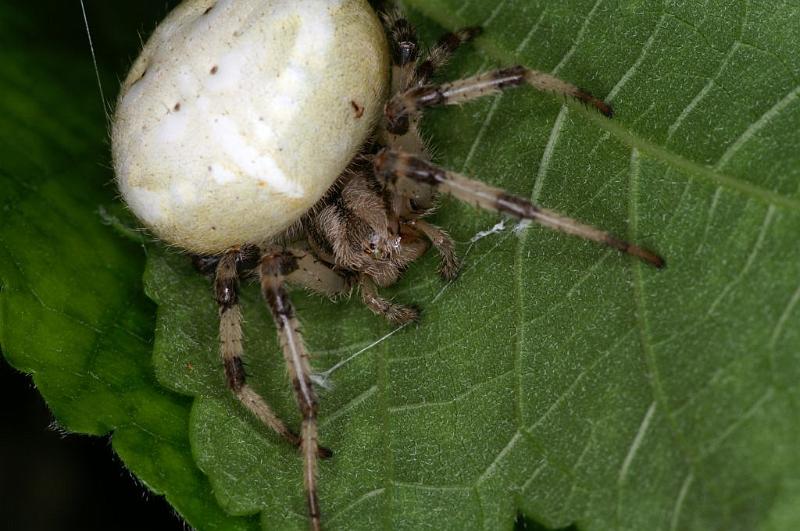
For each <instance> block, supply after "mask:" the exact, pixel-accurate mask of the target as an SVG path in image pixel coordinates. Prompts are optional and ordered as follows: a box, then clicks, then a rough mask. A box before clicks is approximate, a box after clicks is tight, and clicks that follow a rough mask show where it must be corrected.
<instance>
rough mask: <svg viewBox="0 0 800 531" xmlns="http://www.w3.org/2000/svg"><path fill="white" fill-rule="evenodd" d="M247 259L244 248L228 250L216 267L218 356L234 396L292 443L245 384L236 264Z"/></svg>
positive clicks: (282, 426)
mask: <svg viewBox="0 0 800 531" xmlns="http://www.w3.org/2000/svg"><path fill="white" fill-rule="evenodd" d="M246 260H247V256H246V251H243V250H241V249H232V250H230V251H228V252H227V253H225V254H224V255H222V258H220V260H219V263H218V264H217V269H216V278H215V281H214V291H215V294H216V299H217V305H218V306H219V341H220V356H221V358H222V364H223V367H224V368H225V380H226V382H227V384H228V387H229V388H230V390H231V391H232V392H233V394H234V396H236V398H237V399H238V400H239V401H240V402H241V403H242V404H243V405H244V406H245V407H246V408H247V409H248V410H250V412H251V413H253V415H255V416H256V417H257V418H258V419H259V420H260V421H261V422H262V423H264V425H266V426H268V427H269V428H271V429H272V430H274V431H275V432H276V433H277V434H278V435H280V436H281V437H283V438H284V439H286V440H287V441H288V442H289V443H290V444H292V445H293V446H300V438H299V437H298V436H297V435H296V434H294V433H292V432H291V431H290V430H289V428H287V427H286V425H285V424H284V423H283V422H282V421H281V420H280V419H279V418H278V416H277V415H276V414H275V412H274V411H273V410H272V408H271V407H270V406H269V404H267V402H266V401H265V400H264V399H263V398H262V397H261V396H260V395H259V394H258V393H256V391H255V390H254V389H253V388H252V387H250V386H249V385H248V384H247V381H246V380H247V379H246V375H245V370H244V363H243V362H242V354H243V349H242V312H241V310H240V308H239V274H238V266H240V265H241V264H242V263H243V262H245V261H246Z"/></svg>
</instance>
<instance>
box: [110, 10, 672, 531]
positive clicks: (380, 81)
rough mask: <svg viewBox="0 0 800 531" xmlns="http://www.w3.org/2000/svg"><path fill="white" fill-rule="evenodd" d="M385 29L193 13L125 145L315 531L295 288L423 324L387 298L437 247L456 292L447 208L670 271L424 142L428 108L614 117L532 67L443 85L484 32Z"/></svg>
mask: <svg viewBox="0 0 800 531" xmlns="http://www.w3.org/2000/svg"><path fill="white" fill-rule="evenodd" d="M383 26H384V27H385V28H386V33H384V30H383V29H382V26H381V23H380V22H379V20H378V17H377V15H376V13H375V12H374V11H373V10H372V9H371V8H370V7H369V5H368V4H367V3H366V1H365V0H296V1H289V0H235V1H233V0H187V1H185V2H184V3H183V4H181V5H180V6H179V7H178V8H176V9H175V11H173V12H172V13H171V14H170V15H169V16H168V17H167V19H166V20H165V21H164V22H163V23H162V24H161V25H160V26H159V27H158V28H157V29H156V31H155V33H154V35H153V36H152V37H151V39H150V40H149V41H148V43H147V44H146V45H145V47H144V50H143V52H142V54H141V56H140V58H139V59H138V60H137V62H136V63H135V65H134V67H133V68H132V70H131V73H130V74H129V76H128V79H127V80H126V81H125V83H124V84H123V87H122V92H121V96H120V100H119V103H118V107H117V112H116V116H115V122H114V128H113V148H114V164H115V169H116V172H117V180H118V183H119V187H120V190H121V191H122V195H123V197H124V198H125V200H126V202H127V203H128V205H129V206H130V207H131V209H132V210H133V211H134V212H135V213H136V214H137V216H138V217H139V218H140V219H141V220H142V221H143V222H144V223H145V224H146V225H147V226H148V227H149V228H150V229H151V230H152V231H153V232H154V233H155V234H156V235H157V236H158V237H160V238H161V239H162V240H164V241H166V242H168V243H170V244H173V245H176V246H178V247H181V248H183V249H185V250H186V251H189V252H191V253H194V254H195V258H196V260H197V262H196V263H197V264H198V265H199V266H200V267H201V269H206V270H211V271H212V272H213V273H212V274H213V276H214V285H215V294H216V300H217V303H218V306H219V315H220V332H219V337H220V353H221V357H222V362H223V363H222V366H223V369H224V372H225V376H226V381H227V384H228V387H230V389H231V391H232V392H233V394H234V395H235V396H236V397H237V398H238V399H239V401H240V402H241V403H242V404H243V405H244V406H245V407H246V408H247V409H248V410H249V411H251V412H252V413H253V414H254V415H255V416H256V417H258V418H259V419H260V420H261V421H262V422H263V423H264V424H265V425H266V426H268V427H270V428H272V429H273V430H274V431H275V432H277V433H278V434H279V435H281V436H282V437H283V438H285V439H286V440H287V441H288V442H289V443H291V444H293V445H295V446H298V447H299V448H300V449H301V452H302V455H303V460H304V470H305V472H304V482H305V487H306V495H307V503H308V511H309V518H310V524H311V527H312V528H314V529H318V528H319V527H320V525H321V513H320V508H319V501H318V499H317V494H316V463H317V459H318V458H319V457H329V456H330V455H331V452H330V451H329V450H327V449H325V448H323V447H321V446H320V445H319V444H318V437H317V411H318V408H317V396H316V393H315V390H314V386H313V383H312V379H311V374H312V373H311V366H310V361H309V360H310V356H309V354H308V352H306V350H305V347H304V345H303V340H302V338H301V336H300V332H299V330H300V326H299V322H298V320H297V317H296V315H295V312H294V309H293V307H292V303H291V300H290V298H289V295H288V293H287V290H286V286H287V285H288V284H294V285H298V286H302V287H305V288H307V289H310V290H312V291H315V292H318V293H321V294H323V295H326V296H329V297H335V296H337V295H342V294H346V293H350V292H351V291H352V290H354V289H355V290H357V291H358V292H359V293H360V295H361V299H362V301H363V302H364V304H365V305H367V306H368V307H369V308H370V309H371V310H372V311H374V312H375V313H377V314H380V315H383V316H384V317H386V318H387V319H389V320H390V321H392V322H394V323H398V324H404V323H407V322H410V321H413V320H415V319H417V318H418V316H419V314H418V310H417V309H416V308H415V307H413V306H406V305H401V304H397V303H394V302H392V301H389V300H387V299H385V298H383V297H381V296H380V294H379V292H378V288H380V287H385V286H389V285H391V284H394V283H395V282H397V280H398V279H399V278H400V276H401V275H402V274H403V272H404V271H405V269H406V268H407V267H408V265H409V264H410V263H412V262H414V261H415V260H417V259H418V258H419V257H421V256H422V255H423V254H424V253H425V252H426V251H427V250H428V248H429V247H431V246H432V247H434V248H435V249H436V251H437V252H438V253H439V255H440V258H441V265H440V268H439V273H440V274H441V276H442V277H443V278H445V279H453V278H455V276H456V275H457V273H458V260H457V258H456V255H455V250H454V245H453V241H452V240H451V239H450V237H449V236H448V235H447V233H446V232H445V231H443V230H442V229H440V228H438V227H436V226H435V225H433V224H431V223H429V222H428V221H426V218H427V217H428V216H429V215H430V214H431V213H432V212H433V207H434V202H435V199H436V195H437V194H438V193H440V192H444V193H446V194H449V195H451V196H453V197H455V198H458V199H460V200H463V201H466V202H468V203H470V204H473V205H475V206H477V207H479V208H484V209H488V210H492V211H496V212H499V213H502V214H505V215H508V216H512V217H515V218H518V219H524V220H530V221H535V222H537V223H540V224H542V225H545V226H547V227H550V228H551V229H554V230H558V231H562V232H565V233H568V234H573V235H576V236H579V237H582V238H586V239H590V240H593V241H596V242H599V243H601V244H604V245H607V246H610V247H613V248H615V249H618V250H619V251H622V252H625V253H628V254H630V255H632V256H635V257H638V258H640V259H641V260H643V261H645V262H647V263H649V264H651V265H653V266H656V267H662V266H663V265H664V261H663V259H662V258H661V257H659V256H658V255H657V254H655V253H653V252H651V251H648V250H646V249H643V248H641V247H638V246H636V245H633V244H631V243H629V242H626V241H624V240H622V239H620V238H617V237H614V236H612V235H610V234H608V233H606V232H604V231H601V230H599V229H597V228H594V227H591V226H588V225H585V224H582V223H580V222H578V221H575V220H573V219H570V218H568V217H566V216H563V215H561V214H558V213H556V212H553V211H550V210H546V209H543V208H540V207H538V206H536V205H534V204H532V203H531V202H529V201H527V200H525V199H523V198H520V197H515V196H512V195H510V194H508V193H506V192H504V191H503V190H501V189H498V188H494V187H492V186H489V185H487V184H484V183H482V182H480V181H476V180H472V179H470V178H467V177H465V176H463V175H459V174H457V173H454V172H451V171H448V170H446V169H444V168H441V167H439V166H436V165H435V164H433V163H432V162H431V161H430V157H429V155H428V153H427V151H426V149H425V147H424V143H423V142H422V140H421V139H420V136H419V133H418V122H419V119H420V117H421V114H422V111H423V110H424V109H425V108H428V107H433V106H440V105H454V104H462V103H466V102H468V101H470V100H472V99H475V98H479V97H482V96H486V95H489V94H494V93H497V92H499V91H502V90H505V89H509V88H512V87H518V86H522V85H529V86H532V87H534V88H536V89H538V90H542V91H548V92H554V93H556V94H560V95H565V96H568V97H572V98H575V99H577V100H579V101H582V102H584V103H585V104H587V105H590V106H593V107H595V108H596V109H597V110H598V111H599V112H601V113H603V114H605V115H606V116H609V117H610V116H611V114H612V112H611V109H610V107H609V106H608V105H606V104H605V103H604V102H603V101H602V100H600V99H597V98H595V97H594V96H592V95H591V94H589V93H588V92H586V91H583V90H580V89H578V88H577V87H575V86H574V85H571V84H569V83H566V82H564V81H561V80H559V79H557V78H555V77H553V76H551V75H549V74H546V73H543V72H538V71H535V70H531V69H528V68H526V67H523V66H513V67H510V68H503V69H499V70H494V71H491V72H487V73H483V74H479V75H476V76H472V77H469V78H465V79H461V80H458V81H453V82H449V83H441V84H438V83H434V82H432V76H433V75H434V74H435V73H436V72H437V70H438V69H439V68H440V67H441V66H442V65H443V64H444V63H445V62H446V61H447V60H448V58H449V57H450V55H451V54H452V53H453V52H454V51H455V50H456V49H457V48H458V47H459V46H460V45H461V44H463V43H464V42H466V41H469V40H471V39H472V38H474V37H476V36H477V35H478V34H479V30H478V29H476V28H468V29H464V30H461V31H457V32H454V33H451V34H449V35H446V36H445V37H444V38H443V39H442V40H441V41H439V43H438V44H436V45H435V46H434V47H432V48H431V49H430V50H429V51H428V52H427V53H426V54H424V55H421V54H420V50H419V46H418V44H417V39H416V34H415V31H414V28H413V27H412V26H411V25H410V24H409V23H408V22H407V21H406V20H405V19H404V18H402V17H401V16H400V15H399V14H397V13H395V12H391V13H389V14H386V15H384V20H383ZM387 34H388V36H389V45H387V40H386V35H387ZM390 63H391V64H392V67H391V72H389V64H390ZM245 274H253V275H255V276H256V277H257V278H258V279H259V281H260V284H261V291H262V293H263V296H264V299H265V301H266V303H267V305H268V306H269V308H270V311H271V314H272V317H273V320H274V322H275V325H276V327H277V329H278V334H279V337H280V342H281V346H282V349H283V354H284V357H285V359H286V365H287V368H288V371H289V375H290V377H291V380H292V383H293V387H294V390H295V394H296V398H297V403H298V406H299V409H300V411H301V414H302V418H303V420H302V426H301V428H300V431H299V433H296V432H294V431H292V430H290V429H289V428H288V427H287V426H286V425H285V424H284V423H283V422H282V421H281V420H280V419H279V418H278V416H277V415H276V414H275V413H274V412H273V410H272V409H271V408H270V406H269V405H268V404H267V403H266V402H265V401H264V399H263V398H262V397H261V396H259V395H258V394H257V393H256V392H255V391H254V390H253V389H252V388H251V387H250V386H249V385H248V384H247V377H246V374H245V371H244V365H243V354H244V353H243V351H242V326H241V313H240V310H239V297H238V290H239V279H240V278H241V277H242V275H245Z"/></svg>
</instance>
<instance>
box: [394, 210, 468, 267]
mask: <svg viewBox="0 0 800 531" xmlns="http://www.w3.org/2000/svg"><path fill="white" fill-rule="evenodd" d="M406 223H407V224H409V225H411V226H413V227H415V228H416V229H417V230H418V231H419V232H421V233H422V234H423V235H425V237H426V238H428V240H430V242H431V244H432V245H433V247H434V248H435V249H436V251H437V252H438V253H439V258H440V262H439V270H438V272H439V276H441V277H442V278H443V279H444V280H455V278H456V277H457V276H458V272H459V270H460V269H461V263H460V261H459V260H458V256H457V255H456V246H455V243H453V239H452V238H451V237H450V235H449V234H447V232H445V231H444V229H441V228H439V227H437V226H436V225H433V224H432V223H428V222H427V221H424V220H421V219H416V220H409V221H407V222H406Z"/></svg>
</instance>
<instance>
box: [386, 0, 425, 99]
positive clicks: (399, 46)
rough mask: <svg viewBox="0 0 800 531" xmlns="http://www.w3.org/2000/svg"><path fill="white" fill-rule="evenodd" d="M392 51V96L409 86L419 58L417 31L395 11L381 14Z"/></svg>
mask: <svg viewBox="0 0 800 531" xmlns="http://www.w3.org/2000/svg"><path fill="white" fill-rule="evenodd" d="M383 23H384V26H385V27H386V30H387V32H388V33H389V46H390V47H391V51H392V65H393V66H392V94H394V93H396V92H398V91H400V90H404V89H406V88H408V87H410V86H411V84H412V83H413V80H414V70H415V69H414V65H415V64H416V62H417V58H418V57H419V41H418V39H417V30H416V29H415V28H414V26H413V25H411V23H410V22H409V21H408V20H407V19H406V18H405V17H403V15H402V14H401V13H400V11H399V10H397V9H391V10H389V11H387V12H385V13H384V14H383Z"/></svg>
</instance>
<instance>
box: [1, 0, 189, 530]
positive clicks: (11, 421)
mask: <svg viewBox="0 0 800 531" xmlns="http://www.w3.org/2000/svg"><path fill="white" fill-rule="evenodd" d="M2 1H3V2H4V3H5V2H9V3H10V7H11V8H12V9H11V10H9V11H4V12H5V13H8V12H14V9H17V10H18V12H20V13H34V14H35V15H36V21H37V29H38V30H39V31H37V32H36V33H34V34H31V35H29V39H28V43H29V44H30V46H31V47H35V48H40V49H45V50H47V49H52V50H54V51H59V52H63V51H70V52H74V53H76V54H78V56H84V57H85V58H86V64H87V65H91V63H92V56H91V53H90V49H89V43H88V39H87V36H86V30H85V26H84V21H83V15H82V13H81V4H80V1H79V0H37V1H36V2H30V1H28V0H2ZM176 3H177V0H170V1H166V0H124V1H122V0H115V1H109V0H85V4H86V10H87V14H88V18H89V24H90V28H91V31H92V37H93V40H94V44H95V48H96V52H97V59H98V63H99V67H100V71H101V75H102V76H103V84H104V89H105V93H106V98H107V99H108V100H109V102H110V101H113V98H114V96H115V93H116V85H117V79H118V78H120V77H121V76H123V75H124V74H125V71H126V69H127V68H128V65H129V64H130V63H131V61H132V60H133V59H134V54H135V53H136V50H137V49H138V48H139V46H140V40H139V39H140V35H139V34H137V33H136V32H134V33H133V34H130V32H127V31H125V32H122V31H115V29H116V28H118V27H127V28H130V27H131V26H132V25H133V26H134V27H138V28H139V30H140V33H141V34H142V35H147V34H148V33H149V31H150V30H151V29H152V27H153V24H154V23H155V22H156V19H155V18H153V17H154V13H156V14H158V15H159V16H160V15H164V14H166V13H167V11H168V10H169V9H170V7H171V6H172V5H174V4H176ZM3 22H4V23H8V24H10V25H11V26H12V27H13V26H14V23H15V21H14V20H4V21H3ZM123 22H124V23H123ZM2 45H3V44H2V36H0V46H2ZM86 86H87V90H92V91H94V93H97V94H98V95H97V106H98V109H100V108H101V100H100V96H99V91H98V89H97V83H96V81H95V80H94V78H93V76H92V78H90V79H87V83H86ZM1 90H3V88H2V86H0V91H1ZM107 103H108V102H107ZM0 119H2V118H1V117H0ZM96 162H97V164H98V165H103V166H108V160H98V161H96ZM9 322H13V321H11V320H9ZM0 404H1V405H0V530H6V529H7V530H9V531H11V530H13V531H38V530H48V531H60V530H72V529H76V530H78V529H80V530H86V531H92V530H100V529H102V530H111V529H113V530H128V529H130V530H134V529H136V530H141V529H155V530H161V529H164V530H171V529H176V530H177V529H184V528H185V527H186V526H185V525H184V524H183V522H182V520H181V519H180V518H179V517H178V516H176V515H175V513H174V511H173V510H172V508H171V507H170V506H169V504H168V503H167V502H166V501H165V500H164V499H163V498H161V497H160V496H155V495H153V494H151V493H149V491H148V490H147V488H145V487H144V486H142V485H140V484H138V483H137V480H136V479H135V478H134V477H132V476H131V475H130V473H129V472H128V471H127V470H126V469H125V467H124V466H123V465H122V463H121V461H120V459H119V458H118V457H117V456H116V455H115V454H114V452H113V451H112V449H111V444H110V439H109V437H89V436H83V435H75V434H69V435H67V434H64V433H62V432H61V430H59V429H58V427H57V426H56V425H55V424H54V422H53V417H52V415H51V413H50V411H49V410H48V408H47V406H46V405H45V403H44V400H43V399H42V397H41V395H39V393H38V391H37V390H36V389H35V388H34V386H33V383H32V380H31V378H30V377H29V376H27V375H24V374H22V373H20V372H18V371H16V370H15V369H13V368H12V367H10V366H9V365H8V363H7V362H6V361H5V359H4V358H3V356H2V355H1V354H0Z"/></svg>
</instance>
